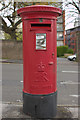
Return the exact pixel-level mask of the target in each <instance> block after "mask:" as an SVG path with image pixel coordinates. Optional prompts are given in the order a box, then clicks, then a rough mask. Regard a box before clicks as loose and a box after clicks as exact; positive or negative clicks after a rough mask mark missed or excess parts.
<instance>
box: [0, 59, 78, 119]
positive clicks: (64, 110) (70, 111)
mask: <svg viewBox="0 0 80 120" xmlns="http://www.w3.org/2000/svg"><path fill="white" fill-rule="evenodd" d="M58 59H60V58H58ZM62 60H63V58H62ZM62 60H61V61H62ZM65 60H66V59H65ZM0 62H2V63H15V64H23V60H7V59H3V60H2V59H0ZM70 62H71V61H70ZM65 63H66V62H65ZM65 63H64V64H65ZM71 64H73V62H71ZM74 64H75V63H74ZM1 106H2V107H1ZM1 108H2V109H1ZM22 109H23V103H22V101H17V102H14V103H12V102H6V103H4V102H3V103H2V104H1V103H0V115H1V111H2V120H8V119H11V120H14V119H19V120H21V119H23V120H33V119H34V120H35V118H32V117H31V116H28V115H25V114H24V113H23V110H22ZM79 111H80V107H79V106H74V107H73V106H64V105H60V106H59V105H58V106H57V116H56V117H55V119H56V120H57V119H61V120H65V119H66V120H74V119H76V120H80V115H79ZM0 118H1V116H0ZM37 120H38V119H37ZM46 120H47V119H46ZM48 120H54V118H51V119H48Z"/></svg>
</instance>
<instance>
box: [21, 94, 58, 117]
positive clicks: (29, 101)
mask: <svg viewBox="0 0 80 120" xmlns="http://www.w3.org/2000/svg"><path fill="white" fill-rule="evenodd" d="M56 111H57V92H55V93H52V94H48V95H32V94H27V93H24V92H23V112H24V113H25V114H27V115H30V116H31V117H33V118H46V119H47V118H53V117H55V116H56Z"/></svg>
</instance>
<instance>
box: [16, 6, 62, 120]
mask: <svg viewBox="0 0 80 120" xmlns="http://www.w3.org/2000/svg"><path fill="white" fill-rule="evenodd" d="M17 13H18V15H20V16H21V17H22V22H23V71H24V72H23V76H24V82H23V111H24V112H25V113H26V114H29V115H31V116H33V117H38V118H53V117H54V116H55V115H56V106H57V85H56V74H57V61H56V34H57V31H56V20H57V16H59V15H61V10H60V9H59V8H55V7H51V6H46V5H35V6H28V7H24V8H20V9H19V10H18V11H17Z"/></svg>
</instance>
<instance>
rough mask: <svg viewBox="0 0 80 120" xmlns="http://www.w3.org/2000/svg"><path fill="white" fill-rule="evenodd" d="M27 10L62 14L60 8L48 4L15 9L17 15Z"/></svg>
mask: <svg viewBox="0 0 80 120" xmlns="http://www.w3.org/2000/svg"><path fill="white" fill-rule="evenodd" d="M28 12H52V13H56V14H58V16H60V15H61V14H62V10H61V9H60V8H56V7H52V6H48V5H32V6H27V7H24V8H20V9H18V10H17V14H18V15H20V14H22V13H28Z"/></svg>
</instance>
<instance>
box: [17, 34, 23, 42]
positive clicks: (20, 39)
mask: <svg viewBox="0 0 80 120" xmlns="http://www.w3.org/2000/svg"><path fill="white" fill-rule="evenodd" d="M16 36H17V37H16V38H17V41H22V39H23V38H22V32H17V33H16Z"/></svg>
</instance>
